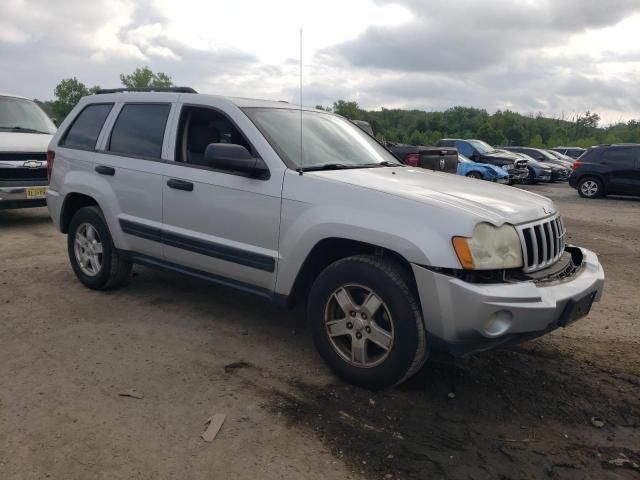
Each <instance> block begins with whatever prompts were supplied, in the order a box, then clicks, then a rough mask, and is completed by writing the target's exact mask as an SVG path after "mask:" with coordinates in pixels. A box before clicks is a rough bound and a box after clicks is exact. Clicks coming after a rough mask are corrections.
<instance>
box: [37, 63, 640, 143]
mask: <svg viewBox="0 0 640 480" xmlns="http://www.w3.org/2000/svg"><path fill="white" fill-rule="evenodd" d="M120 82H121V83H122V85H123V86H124V87H129V88H140V87H153V88H159V87H171V86H173V81H172V80H171V77H170V76H169V75H167V74H165V73H162V72H158V73H155V72H153V71H152V70H150V69H149V67H147V66H144V67H141V68H136V69H135V71H133V72H132V73H130V74H121V75H120ZM99 89H100V87H99V86H97V85H96V86H92V87H87V86H86V85H85V84H84V83H82V82H81V81H80V80H78V79H77V78H76V77H73V78H67V79H64V80H62V81H61V82H60V83H59V84H58V85H57V86H56V87H55V89H54V92H53V93H54V96H55V100H48V101H40V100H37V99H36V102H38V104H39V105H40V106H41V107H42V108H43V109H44V111H45V112H47V114H48V115H49V116H50V117H52V118H54V119H55V120H56V121H57V122H58V123H60V122H62V120H64V118H65V117H66V116H67V115H68V114H69V112H70V111H71V110H72V109H73V107H75V105H76V104H77V103H78V102H79V101H80V99H81V98H82V97H83V96H85V95H90V94H92V93H95V92H96V91H97V90H99ZM316 108H319V109H322V110H327V111H332V112H335V113H337V114H339V115H342V116H344V117H346V118H349V119H351V120H365V121H367V122H369V123H370V124H371V127H372V128H373V131H374V133H375V135H376V137H377V138H379V139H381V140H387V141H390V142H397V143H408V144H412V145H433V144H434V143H436V142H437V141H438V140H439V139H441V138H447V137H449V138H477V139H480V140H484V141H486V142H487V143H489V144H490V145H495V146H497V145H522V146H531V147H540V148H542V147H556V146H560V145H565V146H579V147H590V146H592V145H598V144H606V143H640V121H638V120H631V121H629V122H626V123H625V122H620V123H617V124H615V125H609V126H606V127H602V126H600V125H599V123H600V116H599V115H598V114H597V113H594V112H589V111H588V112H586V113H584V114H580V115H575V116H574V117H573V118H570V119H559V118H549V117H543V116H542V115H540V114H539V115H531V114H529V115H522V114H520V113H516V112H512V111H510V110H498V111H497V112H495V113H493V114H489V113H488V112H487V111H486V110H484V109H479V108H472V107H462V106H457V107H453V108H450V109H448V110H445V111H444V112H425V111H422V110H402V109H388V108H382V109H380V110H364V109H362V108H360V107H359V105H358V103H357V102H353V101H345V100H338V101H336V102H334V103H333V105H332V106H330V107H323V106H321V105H317V106H316Z"/></svg>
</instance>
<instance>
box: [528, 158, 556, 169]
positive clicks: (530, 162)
mask: <svg viewBox="0 0 640 480" xmlns="http://www.w3.org/2000/svg"><path fill="white" fill-rule="evenodd" d="M527 165H531V166H532V167H534V168H539V169H543V170H551V166H550V165H545V164H544V163H542V162H539V161H538V160H534V159H533V158H531V157H529V158H527Z"/></svg>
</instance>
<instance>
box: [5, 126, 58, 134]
mask: <svg viewBox="0 0 640 480" xmlns="http://www.w3.org/2000/svg"><path fill="white" fill-rule="evenodd" d="M0 130H11V131H14V132H24V133H49V132H41V131H40V130H36V129H35V128H24V127H0Z"/></svg>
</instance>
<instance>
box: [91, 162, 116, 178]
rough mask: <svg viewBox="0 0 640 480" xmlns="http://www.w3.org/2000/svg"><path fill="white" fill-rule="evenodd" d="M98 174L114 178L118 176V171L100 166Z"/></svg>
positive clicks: (97, 170) (97, 169)
mask: <svg viewBox="0 0 640 480" xmlns="http://www.w3.org/2000/svg"><path fill="white" fill-rule="evenodd" d="M96 172H98V173H99V174H100V175H109V176H111V177H113V176H114V175H115V174H116V169H115V168H113V167H106V166H104V165H98V166H97V167H96Z"/></svg>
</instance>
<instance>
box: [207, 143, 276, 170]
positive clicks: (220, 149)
mask: <svg viewBox="0 0 640 480" xmlns="http://www.w3.org/2000/svg"><path fill="white" fill-rule="evenodd" d="M204 159H205V160H206V162H207V164H208V165H209V166H210V167H212V168H217V169H220V170H230V171H232V172H240V173H245V174H247V175H248V176H251V177H262V176H266V175H268V174H269V169H268V168H267V165H266V164H265V163H264V160H262V159H261V158H255V157H253V156H251V153H250V152H249V150H247V149H246V148H245V147H243V146H242V145H236V144H235V143H210V144H209V145H207V148H206V150H205V151H204Z"/></svg>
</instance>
